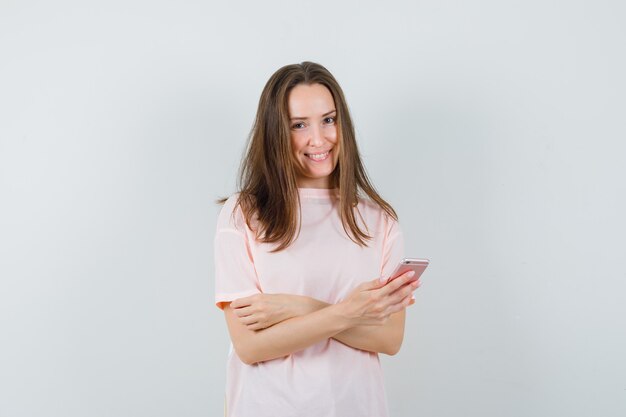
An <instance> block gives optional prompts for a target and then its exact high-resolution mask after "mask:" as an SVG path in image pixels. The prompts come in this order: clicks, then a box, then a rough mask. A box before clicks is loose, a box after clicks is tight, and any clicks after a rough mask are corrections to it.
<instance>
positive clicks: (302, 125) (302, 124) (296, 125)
mask: <svg viewBox="0 0 626 417" xmlns="http://www.w3.org/2000/svg"><path fill="white" fill-rule="evenodd" d="M291 127H292V128H294V129H302V128H303V127H304V123H296V124H294V125H293V126H291Z"/></svg>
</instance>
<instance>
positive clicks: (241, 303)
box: [230, 296, 252, 308]
mask: <svg viewBox="0 0 626 417" xmlns="http://www.w3.org/2000/svg"><path fill="white" fill-rule="evenodd" d="M251 304H252V296H248V297H243V298H237V299H236V300H233V302H232V303H230V306H231V307H232V308H241V307H246V306H249V305H251Z"/></svg>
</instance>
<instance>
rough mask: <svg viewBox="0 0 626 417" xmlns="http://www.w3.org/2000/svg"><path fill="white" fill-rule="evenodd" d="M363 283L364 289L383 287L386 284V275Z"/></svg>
mask: <svg viewBox="0 0 626 417" xmlns="http://www.w3.org/2000/svg"><path fill="white" fill-rule="evenodd" d="M365 284H366V285H365V289H367V290H375V289H378V288H381V287H384V286H385V285H386V284H387V277H384V276H380V277H378V278H374V279H373V280H371V281H367V282H366V283H365Z"/></svg>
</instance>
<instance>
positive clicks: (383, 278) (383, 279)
mask: <svg viewBox="0 0 626 417" xmlns="http://www.w3.org/2000/svg"><path fill="white" fill-rule="evenodd" d="M379 281H380V282H385V281H387V278H385V277H380V278H379Z"/></svg>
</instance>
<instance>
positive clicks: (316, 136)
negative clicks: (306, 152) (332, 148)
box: [309, 126, 324, 146]
mask: <svg viewBox="0 0 626 417" xmlns="http://www.w3.org/2000/svg"><path fill="white" fill-rule="evenodd" d="M309 143H310V144H311V145H313V146H319V145H321V144H322V143H324V133H323V132H322V128H321V127H320V126H312V128H311V137H310V138H309Z"/></svg>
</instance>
